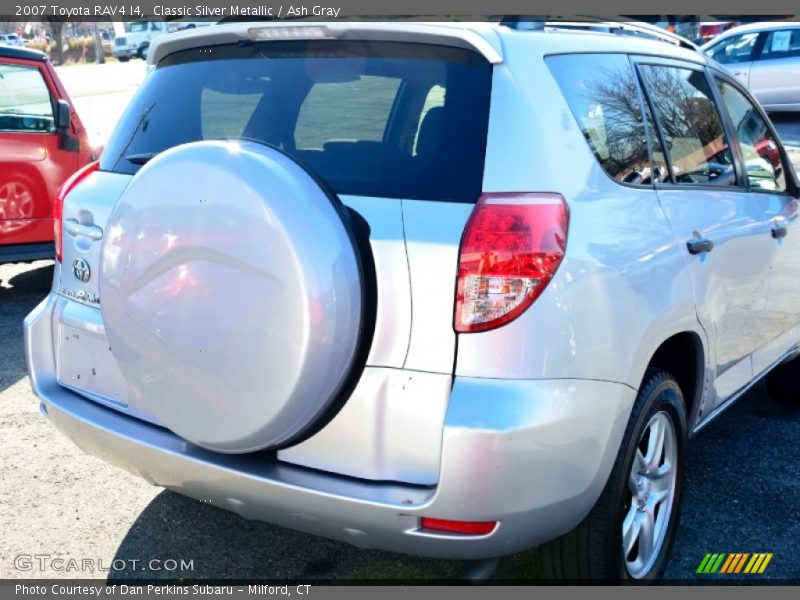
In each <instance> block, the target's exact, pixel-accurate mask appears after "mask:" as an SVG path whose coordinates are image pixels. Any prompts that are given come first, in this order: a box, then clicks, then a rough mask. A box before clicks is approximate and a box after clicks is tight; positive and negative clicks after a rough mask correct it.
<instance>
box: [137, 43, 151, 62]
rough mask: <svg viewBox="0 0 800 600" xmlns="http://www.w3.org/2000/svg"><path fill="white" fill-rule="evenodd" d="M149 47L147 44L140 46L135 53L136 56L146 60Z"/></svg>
mask: <svg viewBox="0 0 800 600" xmlns="http://www.w3.org/2000/svg"><path fill="white" fill-rule="evenodd" d="M149 47H150V45H149V44H147V45H145V46H140V47H139V49H138V50H137V51H136V56H138V57H139V58H141V59H142V60H146V59H147V49H148V48H149Z"/></svg>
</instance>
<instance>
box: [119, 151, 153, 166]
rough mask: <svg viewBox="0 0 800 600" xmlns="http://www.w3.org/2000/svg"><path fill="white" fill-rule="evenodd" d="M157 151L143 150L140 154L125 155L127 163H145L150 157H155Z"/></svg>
mask: <svg viewBox="0 0 800 600" xmlns="http://www.w3.org/2000/svg"><path fill="white" fill-rule="evenodd" d="M157 154H158V152H144V153H142V154H128V156H126V157H125V160H127V161H128V162H129V163H133V164H135V165H144V164H147V163H148V162H149V161H150V159H152V158H155V156H156V155H157Z"/></svg>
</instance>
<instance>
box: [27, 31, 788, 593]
mask: <svg viewBox="0 0 800 600" xmlns="http://www.w3.org/2000/svg"><path fill="white" fill-rule="evenodd" d="M148 60H149V62H150V64H151V65H152V68H153V70H152V72H151V73H150V74H149V75H148V77H147V79H146V80H145V82H144V84H143V86H142V88H141V89H140V91H139V92H138V94H137V95H136V97H135V98H134V100H133V101H132V103H131V105H130V106H129V108H128V109H127V111H126V113H125V115H124V117H123V118H122V120H121V121H120V123H119V124H118V126H117V128H116V130H115V132H114V133H113V135H112V137H111V139H110V140H109V142H108V144H107V146H106V148H105V151H104V153H103V155H102V157H101V159H100V161H99V163H95V164H93V165H92V166H91V167H89V168H86V169H84V170H83V171H82V172H79V173H78V174H76V175H75V176H74V178H73V179H72V180H71V181H70V182H68V183H67V184H66V185H65V186H64V188H63V190H62V192H61V193H60V198H59V208H58V209H57V210H58V211H59V214H58V215H57V216H58V219H57V228H58V237H57V240H58V241H57V247H58V262H57V265H56V271H55V281H54V285H53V291H52V293H51V294H50V295H49V297H48V298H47V299H46V300H45V301H44V302H42V304H41V305H39V306H38V307H37V308H36V309H35V310H34V311H33V312H32V313H31V314H30V315H29V316H28V318H27V319H26V323H25V334H26V344H27V360H28V367H29V370H30V374H31V379H32V381H33V386H34V388H35V391H36V393H37V394H38V395H39V397H40V398H41V403H42V404H41V408H42V411H43V412H44V413H45V414H46V415H47V416H48V417H49V419H50V420H51V421H52V422H53V424H54V425H55V426H56V427H58V428H59V429H60V430H61V431H63V432H64V433H65V434H66V435H68V436H69V437H70V438H71V439H73V440H74V441H75V442H76V443H77V444H78V445H79V446H80V447H81V448H83V449H84V450H86V451H87V452H89V453H92V454H96V455H98V456H100V457H102V458H104V459H106V460H108V461H110V462H112V463H115V464H117V465H119V466H121V467H123V468H125V469H128V470H129V471H131V472H133V473H135V474H137V475H140V476H141V477H143V478H144V479H146V480H148V481H149V482H151V483H153V484H156V485H159V486H164V487H166V488H169V489H172V490H175V491H178V492H180V493H181V494H186V495H188V496H192V497H195V498H200V499H204V500H210V501H211V502H212V503H213V504H214V505H216V506H220V507H224V508H227V509H230V510H233V511H235V512H237V513H239V514H241V515H244V516H246V517H251V518H256V519H263V520H266V521H270V522H273V523H277V524H280V525H285V526H287V527H293V528H297V529H300V530H304V531H308V532H312V533H316V534H319V535H323V536H328V537H331V538H336V539H339V540H345V541H348V542H351V543H353V544H356V545H359V546H364V547H378V548H385V549H391V550H395V551H400V552H407V553H414V554H420V555H427V556H437V557H454V558H485V557H495V556H501V555H504V554H508V553H511V552H514V551H518V550H521V549H524V548H527V547H531V546H534V545H537V544H544V543H545V542H549V544H548V545H547V546H546V547H547V548H549V551H550V552H551V553H552V555H553V558H554V560H553V561H552V562H553V567H554V575H555V576H558V577H564V578H568V579H575V578H586V577H588V578H593V579H603V580H621V579H628V578H633V579H643V578H653V577H657V576H659V575H660V574H661V573H662V572H663V570H664V567H665V564H666V561H667V558H668V555H669V550H670V546H671V542H672V539H673V537H674V534H675V529H676V527H677V523H678V512H679V507H680V501H681V489H682V481H683V469H684V458H685V454H686V445H687V439H688V437H689V436H690V435H691V434H692V433H693V432H695V431H697V430H698V429H700V428H701V427H702V426H703V425H704V424H706V423H708V422H709V420H711V419H712V418H713V417H715V416H716V415H717V414H719V413H720V412H721V411H722V410H723V409H724V408H725V407H726V406H728V405H729V404H730V403H731V402H733V401H734V400H735V399H736V398H737V397H738V396H739V395H741V393H742V392H743V391H744V390H746V389H747V388H748V387H749V386H750V385H751V384H753V382H755V381H757V380H758V379H759V378H761V377H762V376H764V375H765V374H767V373H768V372H770V371H771V370H772V372H771V373H769V375H768V384H769V385H770V389H771V390H772V392H773V393H774V394H775V395H777V396H781V397H786V398H787V399H790V398H789V397H791V396H793V390H794V386H791V387H789V386H786V385H784V384H783V382H782V379H785V378H786V376H787V372H788V370H790V369H793V368H794V367H792V366H790V365H791V363H787V361H788V360H789V359H792V358H794V354H795V351H796V349H797V344H798V340H800V302H798V301H797V298H798V295H799V294H800V221H798V219H797V216H798V201H797V195H798V191H797V190H798V186H797V182H796V180H795V176H794V174H793V171H792V170H791V167H788V163H787V162H786V156H785V153H784V151H783V149H782V148H781V145H780V143H779V141H778V139H777V137H776V136H775V132H774V130H773V129H772V126H771V124H770V122H769V121H768V119H767V118H766V116H765V115H764V113H763V112H762V110H761V109H760V108H759V107H758V106H757V105H756V104H755V103H754V102H753V100H752V99H751V98H750V96H749V95H748V94H747V92H746V91H744V90H743V89H742V88H741V87H740V86H739V84H737V83H736V81H734V80H733V79H731V77H730V76H729V75H728V74H727V73H726V72H725V71H724V70H721V69H720V68H719V67H718V66H717V65H716V64H715V63H713V62H711V61H710V60H709V59H707V58H704V57H702V56H701V55H699V54H697V53H696V52H693V51H691V50H689V49H685V48H682V47H679V46H678V45H675V44H670V43H665V41H663V40H662V41H659V40H653V39H643V38H634V37H630V36H620V35H608V34H604V33H589V32H585V31H563V30H557V29H556V28H548V29H546V30H542V31H522V30H520V29H519V28H512V27H506V26H503V25H499V24H488V23H487V24H476V25H464V24H461V25H447V24H438V25H426V24H408V23H396V24H384V23H370V24H362V23H330V24H316V25H315V24H303V25H296V26H291V27H285V26H282V25H275V24H272V25H271V24H263V25H262V24H254V23H241V24H228V25H222V26H217V27H211V28H207V29H204V30H202V31H195V32H190V33H185V34H176V35H173V36H169V37H165V38H162V39H159V40H158V41H157V42H156V43H154V45H153V46H152V48H151V49H150V53H149V57H148ZM776 365H778V366H776ZM553 540H554V541H553Z"/></svg>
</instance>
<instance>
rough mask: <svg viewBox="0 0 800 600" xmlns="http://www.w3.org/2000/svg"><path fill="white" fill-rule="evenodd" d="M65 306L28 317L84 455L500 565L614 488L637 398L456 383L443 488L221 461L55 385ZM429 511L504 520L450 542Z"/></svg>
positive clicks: (33, 351) (153, 477) (352, 535)
mask: <svg viewBox="0 0 800 600" xmlns="http://www.w3.org/2000/svg"><path fill="white" fill-rule="evenodd" d="M54 303H55V297H54V296H53V295H51V296H50V297H48V299H46V300H45V301H43V302H42V303H41V304H40V305H39V306H37V307H36V308H35V309H34V310H33V311H32V312H31V314H30V315H29V316H28V317H27V318H26V320H25V343H26V357H27V361H28V370H29V373H30V375H31V381H32V385H33V389H34V391H35V393H36V394H37V395H38V396H39V397H40V398H41V406H42V412H43V413H45V414H46V415H47V416H48V418H49V419H50V421H51V422H52V423H53V424H54V425H55V426H56V427H57V428H58V429H60V430H61V431H62V432H63V433H65V434H66V435H67V436H68V437H69V438H70V439H72V440H73V441H74V442H75V443H76V444H77V445H78V446H80V447H81V448H82V449H83V450H84V451H86V452H87V453H90V454H93V455H96V456H98V457H100V458H102V459H104V460H106V461H108V462H110V463H113V464H115V465H118V466H120V467H122V468H124V469H126V470H127V471H130V472H132V473H134V474H136V475H139V476H141V477H142V478H144V479H145V480H147V481H149V482H150V483H152V484H154V485H158V486H162V487H165V488H168V489H171V490H174V491H176V492H179V493H181V494H185V495H187V496H191V497H193V498H197V499H200V500H203V501H206V502H210V503H211V504H214V505H216V506H219V507H221V508H226V509H229V510H231V511H233V512H236V513H238V514H240V515H242V516H244V517H247V518H253V519H259V520H264V521H268V522H271V523H275V524H278V525H283V526H286V527H290V528H293V529H298V530H301V531H306V532H309V533H312V534H317V535H321V536H325V537H329V538H333V539H338V540H342V541H345V542H349V543H352V544H354V545H357V546H361V547H369V548H372V547H374V548H383V549H386V550H393V551H398V552H406V553H410V554H419V555H424V556H435V557H448V558H488V557H495V556H501V555H504V554H508V553H511V552H515V551H518V550H522V549H525V548H528V547H530V546H533V545H536V544H538V543H541V542H544V541H547V540H549V539H552V538H553V537H556V536H558V535H560V534H562V533H565V532H566V531H568V530H569V529H571V528H572V527H574V526H575V525H576V524H577V523H578V522H580V520H581V519H582V518H583V517H584V516H585V515H586V513H587V512H588V511H589V510H590V508H591V507H592V505H593V504H594V503H595V501H596V499H597V497H598V496H599V494H600V491H601V490H602V488H603V486H604V485H605V482H606V480H607V478H608V474H609V472H610V469H611V465H612V464H613V461H614V458H615V457H616V454H617V450H618V448H619V444H620V440H621V439H622V434H623V432H624V428H625V425H626V423H627V419H628V415H629V413H630V408H631V406H632V403H633V400H634V398H635V394H636V392H635V391H634V390H633V389H631V388H629V387H627V386H624V385H621V384H616V383H609V382H600V381H584V380H541V381H531V380H488V379H476V378H456V380H455V384H454V386H453V390H452V394H451V398H450V404H449V406H448V411H447V417H446V420H445V428H444V435H443V441H442V461H441V467H440V473H439V481H438V483H437V484H436V486H435V487H433V486H432V487H421V486H410V485H404V484H399V483H387V482H372V481H366V480H360V479H354V478H347V477H341V476H337V475H335V474H330V473H325V472H322V471H315V470H310V469H304V468H301V467H295V466H291V465H287V464H285V463H282V462H280V461H278V460H276V459H275V457H274V454H271V453H259V454H250V455H223V454H217V453H213V452H209V451H206V450H203V449H201V448H198V447H196V446H194V445H192V444H189V443H187V442H185V441H184V440H182V439H181V438H179V437H177V436H176V435H174V434H172V433H171V432H169V431H167V430H165V429H162V428H160V427H157V426H154V425H152V424H150V423H147V422H145V421H141V420H139V419H135V418H132V417H129V416H126V415H124V414H121V413H119V412H117V411H115V410H113V409H110V408H107V407H104V406H101V405H99V404H97V403H95V402H93V401H91V400H88V399H86V398H84V397H82V396H80V395H78V394H76V393H74V392H71V391H69V390H67V389H66V388H64V387H62V386H60V385H59V384H58V383H57V382H56V378H55V357H54V351H53V348H54V346H53V339H52V330H53V328H52V323H51V322H52V318H53V317H52V314H53V305H54ZM408 443H410V444H413V443H414V440H413V439H409V440H408ZM422 516H429V517H437V518H444V519H455V520H463V521H495V520H496V521H499V524H498V526H497V527H496V528H495V529H494V531H493V532H492V533H490V534H488V535H483V536H464V535H443V534H434V533H430V532H426V531H421V530H420V529H419V518H420V517H422Z"/></svg>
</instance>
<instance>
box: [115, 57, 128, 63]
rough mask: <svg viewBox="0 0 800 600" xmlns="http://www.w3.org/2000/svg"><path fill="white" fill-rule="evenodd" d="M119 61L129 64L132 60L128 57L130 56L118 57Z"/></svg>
mask: <svg viewBox="0 0 800 600" xmlns="http://www.w3.org/2000/svg"><path fill="white" fill-rule="evenodd" d="M117 60H118V61H119V62H128V61H129V60H130V57H128V56H118V57H117Z"/></svg>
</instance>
